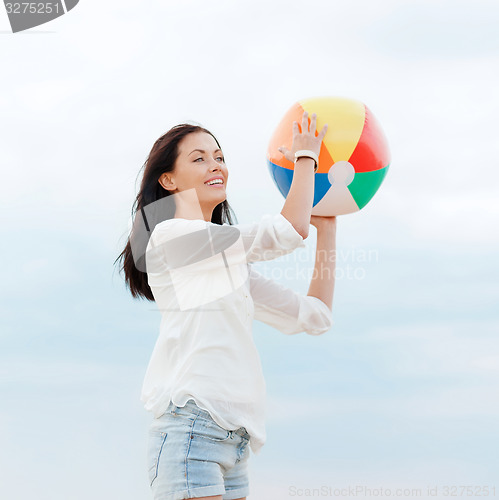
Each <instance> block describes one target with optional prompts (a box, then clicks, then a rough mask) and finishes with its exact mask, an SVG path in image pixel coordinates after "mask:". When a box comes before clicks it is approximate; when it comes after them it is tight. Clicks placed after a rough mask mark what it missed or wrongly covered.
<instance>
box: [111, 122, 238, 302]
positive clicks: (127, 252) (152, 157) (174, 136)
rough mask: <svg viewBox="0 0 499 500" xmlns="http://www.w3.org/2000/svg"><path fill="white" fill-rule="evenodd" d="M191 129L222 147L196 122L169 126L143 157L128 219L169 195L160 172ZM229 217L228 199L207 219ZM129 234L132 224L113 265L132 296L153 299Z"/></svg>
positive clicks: (171, 167) (165, 169) (226, 220)
mask: <svg viewBox="0 0 499 500" xmlns="http://www.w3.org/2000/svg"><path fill="white" fill-rule="evenodd" d="M193 132H206V133H208V134H210V135H211V136H212V137H213V138H214V139H215V141H216V143H217V145H218V147H219V148H220V149H222V148H221V146H220V144H219V143H218V141H217V138H216V137H215V136H214V135H213V134H212V133H211V132H210V131H209V130H206V129H205V128H203V127H201V126H198V125H191V124H188V123H181V124H179V125H175V126H174V127H172V128H171V129H170V130H169V131H168V132H166V134H163V135H162V136H161V137H160V138H159V139H158V140H157V141H156V142H155V143H154V145H153V147H152V149H151V152H150V153H149V156H148V157H147V160H146V161H145V163H144V165H143V166H142V168H141V170H142V169H144V175H143V177H142V182H141V185H140V190H139V193H138V194H137V197H136V198H135V202H134V204H133V206H132V220H135V216H136V214H137V212H138V211H142V209H143V208H144V207H146V206H147V205H150V204H151V203H153V202H155V201H157V200H159V199H161V198H164V197H165V196H171V195H172V193H170V191H167V190H166V189H165V188H163V186H162V185H161V184H160V183H159V182H158V180H159V178H160V176H161V174H163V173H165V172H172V171H173V170H174V168H175V160H176V159H177V157H178V154H179V148H178V145H179V143H180V141H181V140H182V139H183V138H184V137H185V136H186V135H187V134H192V133H193ZM139 174H140V171H139ZM231 214H232V215H231ZM174 215H175V213H174V211H173V212H172V213H170V214H166V216H165V217H164V220H167V219H171V218H173V216H174ZM232 216H234V218H235V219H236V224H237V217H236V215H235V213H234V211H233V210H232V208H231V206H230V205H229V203H228V201H227V200H225V201H223V202H222V203H219V204H218V205H217V206H216V207H215V208H214V209H213V213H212V216H211V222H213V223H215V224H220V225H222V224H224V223H228V224H231V225H232V224H233V223H234V222H233V220H232ZM158 222H161V221H157V223H158ZM149 229H150V231H151V232H152V231H153V229H154V228H153V227H151V228H149ZM132 237H133V225H132V229H131V231H130V234H129V236H128V240H127V243H126V246H125V248H124V250H123V251H122V252H121V253H120V255H119V256H118V258H117V259H116V260H115V261H114V263H115V264H116V262H118V261H121V267H120V273H121V271H124V273H125V282H126V284H127V285H128V288H129V289H130V293H131V294H132V296H133V297H134V298H145V299H147V300H150V301H152V302H154V297H153V294H152V291H151V287H150V286H149V284H148V282H147V273H146V272H143V271H140V270H139V269H137V266H136V265H135V261H134V258H133V254H132V247H131V244H130V240H131V239H132Z"/></svg>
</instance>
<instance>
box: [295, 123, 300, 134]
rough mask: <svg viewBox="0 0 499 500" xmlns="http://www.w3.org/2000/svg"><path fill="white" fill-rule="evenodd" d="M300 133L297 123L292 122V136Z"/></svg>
mask: <svg viewBox="0 0 499 500" xmlns="http://www.w3.org/2000/svg"><path fill="white" fill-rule="evenodd" d="M299 133H300V127H299V126H298V122H293V134H294V135H297V134H299Z"/></svg>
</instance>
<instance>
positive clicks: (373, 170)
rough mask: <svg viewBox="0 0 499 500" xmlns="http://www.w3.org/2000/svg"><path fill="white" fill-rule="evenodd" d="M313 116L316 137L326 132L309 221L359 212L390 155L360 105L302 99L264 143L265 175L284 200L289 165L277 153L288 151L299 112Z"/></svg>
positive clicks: (381, 135) (371, 118)
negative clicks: (315, 120)
mask: <svg viewBox="0 0 499 500" xmlns="http://www.w3.org/2000/svg"><path fill="white" fill-rule="evenodd" d="M304 111H308V116H309V123H310V117H311V116H312V113H316V115H317V127H316V130H317V131H316V135H318V131H320V130H322V127H323V126H324V125H325V124H326V123H327V124H328V129H327V132H326V135H325V137H324V140H323V142H322V147H321V151H320V154H319V167H318V169H317V172H316V174H315V191H314V201H313V208H312V215H325V216H331V215H343V214H349V213H352V212H357V211H359V210H360V209H362V208H364V207H365V206H366V205H367V204H368V203H369V201H370V200H371V198H372V197H373V196H374V195H375V194H376V191H378V189H379V187H380V186H381V183H382V182H383V179H384V178H385V176H386V173H387V172H388V168H389V166H390V161H391V158H390V151H389V147H388V142H387V139H386V137H385V134H384V133H383V130H382V128H381V125H380V124H379V122H378V120H377V119H376V117H375V116H374V114H373V113H372V111H371V110H370V109H369V108H368V107H367V106H366V105H365V104H363V103H362V102H360V101H357V100H354V99H348V98H344V97H312V98H309V99H302V100H300V101H298V102H296V103H295V104H293V106H291V108H290V109H289V110H288V111H287V112H286V114H285V115H284V116H283V118H282V120H281V121H280V123H279V124H278V125H277V127H276V129H275V131H274V133H273V135H272V137H271V139H270V142H269V146H268V150H267V161H268V167H269V170H270V175H271V177H272V179H273V180H274V182H275V184H276V186H277V188H278V190H279V191H280V193H281V194H282V195H283V196H284V197H286V196H287V195H288V193H289V188H290V187H291V181H292V179H293V172H294V163H293V162H291V161H289V160H287V159H286V158H285V157H284V155H283V154H282V153H281V152H280V151H278V148H279V147H280V146H285V147H286V148H288V149H291V147H292V143H293V130H292V129H293V121H296V122H297V123H298V124H299V125H300V127H301V121H302V116H303V112H304Z"/></svg>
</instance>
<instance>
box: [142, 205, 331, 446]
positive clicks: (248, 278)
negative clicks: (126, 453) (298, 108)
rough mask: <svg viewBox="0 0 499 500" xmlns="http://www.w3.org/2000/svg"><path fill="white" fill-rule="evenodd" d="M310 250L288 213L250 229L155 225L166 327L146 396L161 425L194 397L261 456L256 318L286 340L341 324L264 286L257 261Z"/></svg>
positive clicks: (156, 274) (151, 250)
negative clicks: (172, 409) (171, 408)
mask: <svg viewBox="0 0 499 500" xmlns="http://www.w3.org/2000/svg"><path fill="white" fill-rule="evenodd" d="M302 247H305V243H304V242H303V238H302V237H301V236H300V234H299V233H298V232H296V230H295V229H294V227H293V226H292V224H291V223H290V222H289V221H288V220H287V219H286V218H285V217H284V216H283V215H282V214H280V213H279V214H277V215H264V216H263V217H262V218H261V220H260V221H259V222H253V223H250V224H235V225H229V224H223V225H219V224H214V223H212V222H206V221H204V220H187V219H180V218H176V219H168V220H165V221H163V222H161V223H159V224H157V225H156V226H155V228H154V230H153V232H152V234H151V237H150V239H149V243H148V245H147V251H146V263H147V275H148V283H149V286H150V287H151V290H152V293H153V296H154V299H155V301H156V303H157V305H158V308H159V310H160V312H161V325H160V333H159V336H158V339H157V342H156V345H155V346H154V349H153V352H152V355H151V359H150V361H149V365H148V367H147V370H146V374H145V379H144V383H143V387H142V394H141V401H142V402H143V403H144V406H145V408H146V410H148V411H152V412H153V414H154V416H155V417H156V418H157V417H160V416H161V415H162V414H163V413H164V412H165V411H166V408H167V407H168V404H169V402H170V401H172V402H173V404H175V405H177V406H183V405H184V404H185V403H186V402H187V400H188V399H190V398H192V399H194V400H195V401H196V404H197V405H198V406H199V407H200V408H203V409H204V410H207V411H208V412H209V413H210V415H211V416H212V418H213V420H214V421H215V422H216V423H218V425H220V426H221V427H223V428H225V429H227V430H235V429H238V428H239V427H245V428H246V430H247V431H248V433H249V434H250V448H251V450H252V451H253V453H255V454H256V453H258V451H259V450H260V448H261V447H262V446H263V444H264V443H265V440H266V433H265V397H266V396H265V394H266V387H265V381H264V378H263V372H262V367H261V362H260V357H259V354H258V351H257V349H256V346H255V343H254V339H253V334H252V323H253V319H257V320H260V321H263V322H264V323H267V324H268V325H270V326H273V327H274V328H276V329H278V330H280V331H281V332H283V333H285V334H287V335H293V334H296V333H300V332H303V331H304V332H306V333H307V334H309V335H320V334H322V333H325V332H326V331H328V330H329V329H330V327H331V325H332V318H331V311H330V309H329V308H328V307H327V306H326V304H324V302H322V301H321V300H320V299H318V298H316V297H312V296H305V295H301V294H299V293H297V292H295V291H294V290H292V289H290V288H286V287H284V286H283V285H281V284H280V283H278V282H276V281H273V280H271V279H268V278H265V277H264V276H262V275H261V274H260V273H258V272H257V271H256V270H254V269H252V267H251V262H255V261H262V260H271V259H275V258H277V257H279V256H282V255H285V254H288V253H290V252H292V251H293V250H295V249H296V248H302Z"/></svg>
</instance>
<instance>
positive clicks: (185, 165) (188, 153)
mask: <svg viewBox="0 0 499 500" xmlns="http://www.w3.org/2000/svg"><path fill="white" fill-rule="evenodd" d="M178 149H179V155H178V157H177V160H176V161H175V169H174V171H173V172H168V173H164V174H163V175H162V176H161V177H160V178H159V182H160V183H161V185H162V186H163V187H164V188H165V189H167V190H168V191H170V192H172V193H178V192H181V191H184V190H186V189H192V188H194V189H196V194H197V197H198V199H199V202H200V204H201V205H202V206H204V207H207V206H212V207H213V208H215V207H216V206H217V205H218V204H219V203H222V202H223V201H224V200H225V199H226V197H227V193H226V186H227V178H228V176H229V173H228V170H227V167H226V165H225V161H224V155H223V153H222V151H221V150H220V148H219V147H218V144H217V142H216V141H215V139H214V138H213V136H212V135H210V134H207V133H206V132H193V133H190V134H188V135H186V136H185V137H184V138H183V139H182V140H181V141H180V143H179V145H178ZM214 177H215V178H217V177H219V178H221V179H222V184H214V185H211V186H210V185H209V184H207V183H206V182H207V181H209V180H210V179H212V178H214Z"/></svg>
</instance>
